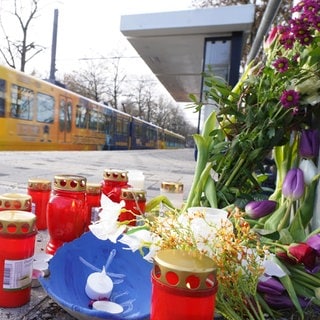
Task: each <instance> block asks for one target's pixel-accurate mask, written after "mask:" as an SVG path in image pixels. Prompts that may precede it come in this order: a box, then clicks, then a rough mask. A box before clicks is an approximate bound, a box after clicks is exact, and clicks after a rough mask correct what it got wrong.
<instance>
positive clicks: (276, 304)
mask: <svg viewBox="0 0 320 320" xmlns="http://www.w3.org/2000/svg"><path fill="white" fill-rule="evenodd" d="M263 297H264V300H265V301H266V302H267V304H268V305H269V306H270V307H273V308H277V309H279V308H293V307H294V305H293V302H292V300H291V299H290V297H289V296H287V295H282V296H275V295H272V294H265V295H264V296H263ZM298 300H299V303H300V305H301V307H302V308H305V307H306V306H307V305H308V304H309V303H310V300H309V299H306V298H301V297H298Z"/></svg>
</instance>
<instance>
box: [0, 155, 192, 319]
mask: <svg viewBox="0 0 320 320" xmlns="http://www.w3.org/2000/svg"><path fill="white" fill-rule="evenodd" d="M0 168H1V169H0V194H3V193H24V194H25V193H27V184H28V179H29V178H45V179H50V180H53V178H54V176H55V175H59V174H72V175H81V176H84V177H86V178H87V181H88V182H93V183H96V182H101V181H102V180H103V172H104V170H105V169H110V168H113V169H119V170H120V169H121V170H129V171H131V170H139V171H142V172H143V174H144V177H145V184H144V185H145V188H144V189H145V190H146V196H147V200H150V199H151V198H153V197H155V196H157V195H159V194H160V185H161V182H163V181H175V182H181V183H183V185H184V197H186V196H187V195H188V192H189V190H190V187H191V183H192V180H193V174H194V168H195V161H194V150H193V149H178V150H134V151H70V152H64V151H49V152H22V151H19V152H0ZM47 240H48V235H47V231H39V232H38V234H37V237H36V253H42V252H44V251H45V246H46V244H47ZM0 246H1V244H0ZM8 319H9V320H13V319H15V320H16V319H19V320H33V319H40V320H41V319H47V320H49V319H52V320H53V319H59V320H71V319H74V318H73V317H72V316H70V315H69V314H67V313H66V312H65V311H64V310H62V309H61V308H60V307H59V306H58V305H57V304H56V303H55V302H54V301H53V300H52V299H51V298H50V297H48V296H47V295H46V293H45V291H44V290H43V289H42V287H41V286H39V287H33V288H32V290H31V300H30V302H29V303H27V304H25V305H24V306H22V307H19V308H0V320H8Z"/></svg>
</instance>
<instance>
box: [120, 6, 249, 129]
mask: <svg viewBox="0 0 320 320" xmlns="http://www.w3.org/2000/svg"><path fill="white" fill-rule="evenodd" d="M254 15H255V6H254V5H253V4H248V5H236V6H225V7H214V8H201V9H191V10H183V11H173V12H158V13H146V14H133V15H124V16H122V17H121V23H120V30H121V32H122V34H123V35H124V36H125V37H126V38H127V40H128V41H129V43H130V44H131V45H132V46H133V47H134V49H135V50H136V51H137V53H138V54H139V55H140V57H141V58H142V59H143V60H144V61H145V63H146V64H147V65H148V66H149V68H150V69H151V71H152V72H153V73H154V74H155V76H156V77H157V78H158V79H159V81H160V82H161V83H162V85H163V86H164V87H165V88H166V90H167V91H168V92H169V93H170V95H171V96H172V97H173V99H175V100H176V101H177V102H184V103H186V102H190V98H189V95H190V94H194V95H195V96H196V97H197V98H198V99H199V100H201V96H202V92H203V90H204V88H203V76H202V75H203V72H204V71H206V70H207V69H208V67H209V66H210V68H211V69H212V70H213V72H214V74H216V75H217V76H220V77H223V78H224V79H225V80H226V81H228V82H229V83H230V84H231V85H234V84H235V83H237V81H238V79H239V72H240V71H239V70H240V61H241V56H242V49H243V46H244V44H245V41H246V39H247V36H248V34H249V33H250V31H251V26H252V23H253V21H254ZM209 112H211V110H206V108H204V111H203V112H202V113H203V114H202V115H201V118H202V121H203V120H204V119H205V118H206V116H207V115H208V114H209ZM202 121H201V122H202ZM199 125H200V117H199Z"/></svg>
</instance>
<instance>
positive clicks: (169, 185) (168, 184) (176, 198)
mask: <svg viewBox="0 0 320 320" xmlns="http://www.w3.org/2000/svg"><path fill="white" fill-rule="evenodd" d="M160 194H161V195H163V196H166V197H167V198H168V199H169V200H170V202H171V203H172V204H173V205H174V207H175V208H177V209H181V207H182V205H183V183H181V182H173V181H164V182H161V188H160Z"/></svg>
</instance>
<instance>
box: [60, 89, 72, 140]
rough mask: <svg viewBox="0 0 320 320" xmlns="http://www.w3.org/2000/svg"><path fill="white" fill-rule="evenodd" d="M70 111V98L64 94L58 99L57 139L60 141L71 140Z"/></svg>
mask: <svg viewBox="0 0 320 320" xmlns="http://www.w3.org/2000/svg"><path fill="white" fill-rule="evenodd" d="M71 111H72V100H71V99H70V98H68V97H65V96H62V95H61V96H60V99H59V132H58V140H59V142H61V143H68V142H71V120H72V119H71V114H72V113H71Z"/></svg>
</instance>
